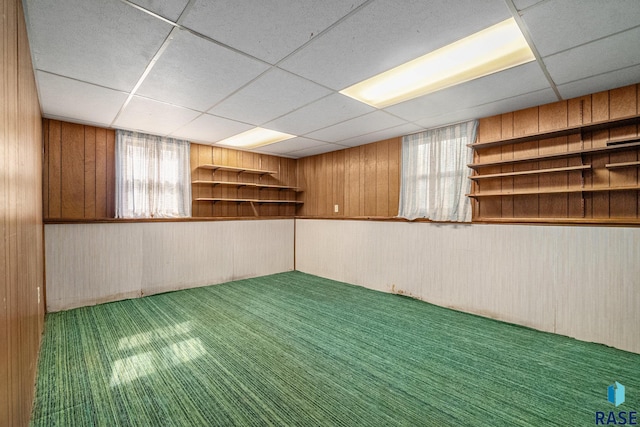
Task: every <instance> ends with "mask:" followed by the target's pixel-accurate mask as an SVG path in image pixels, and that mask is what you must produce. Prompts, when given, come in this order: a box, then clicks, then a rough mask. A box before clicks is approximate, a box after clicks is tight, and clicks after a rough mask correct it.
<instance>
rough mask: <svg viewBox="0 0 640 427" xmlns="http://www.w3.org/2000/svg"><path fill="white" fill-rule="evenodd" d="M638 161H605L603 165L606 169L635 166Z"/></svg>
mask: <svg viewBox="0 0 640 427" xmlns="http://www.w3.org/2000/svg"><path fill="white" fill-rule="evenodd" d="M638 166H640V162H623V163H607V164H606V165H604V167H605V168H607V169H622V168H637V167H638Z"/></svg>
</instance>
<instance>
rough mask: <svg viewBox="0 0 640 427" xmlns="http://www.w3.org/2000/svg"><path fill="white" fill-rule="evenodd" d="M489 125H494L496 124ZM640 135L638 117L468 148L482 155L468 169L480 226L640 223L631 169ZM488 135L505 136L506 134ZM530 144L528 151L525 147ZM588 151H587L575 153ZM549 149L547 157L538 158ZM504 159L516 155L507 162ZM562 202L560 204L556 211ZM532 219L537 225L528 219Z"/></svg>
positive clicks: (638, 187)
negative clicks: (490, 223)
mask: <svg viewBox="0 0 640 427" xmlns="http://www.w3.org/2000/svg"><path fill="white" fill-rule="evenodd" d="M555 105H560V104H559V103H558V104H555ZM574 105H575V104H574ZM580 108H582V107H580ZM547 111H549V110H547ZM574 111H576V110H574ZM580 114H582V110H580ZM514 115H515V113H514ZM520 117H524V115H521V116H520ZM528 117H529V120H531V119H530V117H531V116H528ZM533 117H534V120H542V119H541V118H539V117H537V116H535V115H534V116H533ZM540 117H542V113H541V115H540ZM545 117H546V118H549V117H551V116H549V115H546V116H545ZM514 120H515V119H514ZM490 123H491V125H489V126H495V125H493V124H494V123H496V121H495V120H494V121H493V122H490ZM502 123H503V124H502V126H503V127H502V130H503V131H504V130H505V127H504V126H505V125H504V122H502ZM507 123H510V122H507ZM527 123H531V121H529V122H527ZM498 126H500V122H498ZM522 128H524V127H521V129H522ZM529 128H533V126H529ZM492 129H495V127H493V128H492ZM617 129H620V130H617ZM506 131H507V132H508V131H509V128H506ZM639 132H640V114H634V115H627V116H623V117H619V118H615V119H612V120H601V121H596V122H592V123H587V124H581V125H575V126H568V127H566V128H562V129H554V130H549V131H543V132H537V133H529V134H526V135H520V136H515V137H507V138H503V139H495V140H491V139H488V140H484V141H481V142H476V143H474V144H469V147H471V148H472V149H473V150H474V152H475V155H474V162H473V163H471V164H469V165H468V167H469V168H470V169H471V170H472V175H471V176H470V177H469V179H470V180H471V181H472V182H473V186H472V191H471V192H470V193H469V194H467V195H466V196H467V197H470V198H471V199H473V200H474V211H475V213H474V220H477V221H499V222H527V221H529V222H536V221H538V222H545V221H547V220H548V219H549V218H552V219H553V220H554V221H562V220H563V219H566V220H567V221H579V220H580V218H578V219H576V218H575V217H576V216H580V215H581V216H582V218H583V219H584V220H588V221H593V222H596V223H597V222H598V219H599V218H600V217H601V216H603V218H602V219H603V223H609V222H610V223H616V222H617V221H618V220H620V221H622V222H623V223H638V222H640V218H639V217H638V216H639V215H640V213H638V211H639V210H640V194H637V192H638V191H640V171H638V172H635V171H633V170H632V169H634V168H638V167H640V134H639ZM488 134H489V135H500V131H498V132H497V133H496V132H495V131H490V132H489V133H488ZM560 137H570V138H560ZM603 139H604V140H603ZM596 141H597V146H591V145H590V144H594V145H596ZM526 143H529V144H527V145H526V146H521V145H522V144H526ZM555 144H557V145H555ZM569 144H571V145H569ZM585 144H586V145H587V147H585V148H580V149H576V147H584V146H585ZM543 146H544V147H545V149H546V150H547V153H543V154H535V153H536V151H537V149H540V150H541V151H542V147H543ZM497 147H499V149H498V150H495V148H497ZM554 148H555V150H554ZM491 149H493V150H491ZM532 150H533V151H532ZM563 150H564V151H563ZM548 151H556V152H553V153H549V152H548ZM505 153H509V155H508V156H507V157H508V158H505V157H504V154H505ZM558 160H565V161H564V162H562V161H561V162H558ZM543 176H546V178H544V180H543V178H542V177H543ZM603 193H604V195H602V194H603ZM606 193H608V195H607V194H606ZM562 194H565V195H567V196H566V198H560V199H559V198H558V196H557V195H562ZM572 194H573V196H571V195H572ZM552 195H553V196H552ZM596 195H597V196H596ZM614 195H615V196H614ZM531 196H539V198H533V199H532V198H531ZM505 198H508V199H505ZM505 200H506V201H505ZM609 200H611V202H610V201H609ZM556 203H561V205H560V206H556V207H555V208H554V205H555V204H556ZM634 206H636V207H635V208H634ZM530 209H533V210H530ZM620 209H622V210H620ZM558 212H566V215H567V217H566V218H559V217H558ZM634 212H635V213H634ZM523 214H524V216H523ZM529 214H531V216H532V218H526V216H528V215H529ZM499 215H502V216H499ZM629 218H631V219H629ZM634 218H635V219H634ZM534 220H535V221H534Z"/></svg>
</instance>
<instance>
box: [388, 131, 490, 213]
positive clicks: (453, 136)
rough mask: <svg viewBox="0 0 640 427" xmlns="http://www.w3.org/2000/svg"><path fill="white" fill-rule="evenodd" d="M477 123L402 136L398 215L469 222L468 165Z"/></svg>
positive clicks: (471, 155)
mask: <svg viewBox="0 0 640 427" xmlns="http://www.w3.org/2000/svg"><path fill="white" fill-rule="evenodd" d="M477 125H478V122H477V121H475V120H474V121H470V122H465V123H459V124H457V125H452V126H446V127H442V128H438V129H431V130H428V131H425V132H421V133H417V134H414V135H408V136H405V137H403V139H402V176H401V185H400V207H399V215H398V216H400V217H403V218H407V219H416V218H428V219H431V220H433V221H455V222H470V221H471V202H470V201H469V200H468V198H467V197H466V196H465V194H467V193H469V190H470V188H471V182H470V180H469V179H468V178H467V177H468V176H469V169H468V168H467V164H468V163H471V162H472V161H473V152H472V150H471V148H469V147H467V144H470V143H473V142H474V141H475V139H476V128H477Z"/></svg>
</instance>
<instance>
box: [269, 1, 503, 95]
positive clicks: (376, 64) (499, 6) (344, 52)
mask: <svg viewBox="0 0 640 427" xmlns="http://www.w3.org/2000/svg"><path fill="white" fill-rule="evenodd" d="M510 16H511V14H510V13H509V10H508V9H507V7H506V5H505V3H504V1H503V0H485V1H477V0H458V1H456V2H455V7H452V2H451V1H450V0H432V1H429V2H425V1H424V0H412V1H408V0H388V1H378V2H372V3H369V4H367V5H366V6H365V7H363V8H361V9H360V10H359V11H358V12H357V13H355V14H353V15H352V16H350V17H348V18H347V19H345V20H344V21H342V22H341V23H340V24H338V25H336V26H335V27H333V28H332V29H331V30H329V31H328V32H326V33H325V34H323V35H322V36H320V37H318V38H317V39H315V40H313V41H312V42H311V43H309V44H308V45H307V46H305V47H304V48H303V49H301V50H300V51H298V52H296V53H295V54H293V55H292V56H291V57H289V58H287V59H285V60H284V61H283V62H282V63H281V64H280V67H281V68H284V69H287V70H289V71H292V72H294V73H296V74H299V75H301V76H303V77H306V78H308V79H310V80H313V81H315V82H318V83H321V84H324V85H325V86H328V87H330V88H332V89H335V90H342V89H344V88H345V87H347V86H349V85H352V84H354V83H356V82H359V81H361V80H364V79H366V78H368V77H371V76H373V75H375V74H378V73H380V72H383V71H386V70H388V69H390V68H393V67H395V66H397V65H399V64H402V63H404V62H407V61H409V60H411V59H414V58H417V57H419V56H421V55H424V54H426V53H428V52H431V51H433V50H435V49H437V48H440V47H442V46H444V45H447V44H449V43H451V42H453V41H456V40H459V39H460V38H462V37H465V36H468V35H470V34H473V33H475V32H477V31H479V30H481V29H484V28H486V27H488V26H490V25H493V24H496V23H498V22H500V21H503V20H505V19H507V18H509V17H510Z"/></svg>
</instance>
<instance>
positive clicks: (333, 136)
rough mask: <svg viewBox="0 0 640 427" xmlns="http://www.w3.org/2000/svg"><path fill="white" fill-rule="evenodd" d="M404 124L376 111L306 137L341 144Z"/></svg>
mask: <svg viewBox="0 0 640 427" xmlns="http://www.w3.org/2000/svg"><path fill="white" fill-rule="evenodd" d="M402 124H406V122H405V121H404V120H402V119H399V118H397V117H394V116H392V115H390V114H387V113H385V112H384V111H374V112H373V113H369V114H365V115H364V116H360V117H356V118H355V119H351V120H347V121H346V122H342V123H338V124H337V125H333V126H329V127H327V128H324V129H320V130H318V131H315V132H311V133H310V134H308V135H305V136H306V137H308V138H313V139H317V140H320V141H325V142H339V141H342V140H345V139H349V138H353V137H356V136H360V135H364V134H367V133H371V132H376V131H379V130H382V129H387V128H390V127H394V126H400V125H402Z"/></svg>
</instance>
